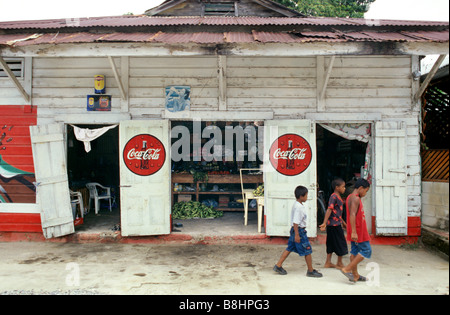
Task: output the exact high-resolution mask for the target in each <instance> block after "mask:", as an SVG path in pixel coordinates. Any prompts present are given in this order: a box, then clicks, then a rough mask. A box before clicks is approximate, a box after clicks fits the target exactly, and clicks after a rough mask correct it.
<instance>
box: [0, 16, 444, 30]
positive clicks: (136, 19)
mask: <svg viewBox="0 0 450 315" xmlns="http://www.w3.org/2000/svg"><path fill="white" fill-rule="evenodd" d="M448 24H449V23H448V22H429V21H403V20H369V19H344V18H329V17H307V18H302V17H254V16H250V17H241V16H239V17H213V16H211V17H206V16H205V17H163V16H142V15H132V16H129V15H124V16H110V17H92V18H70V19H54V20H31V21H11V22H0V29H5V30H6V29H60V28H69V27H75V28H79V27H131V26H169V25H170V26H177V25H217V26H220V25H242V26H245V25H248V26H251V25H285V26H287V25H315V26H331V25H360V26H361V25H367V26H448Z"/></svg>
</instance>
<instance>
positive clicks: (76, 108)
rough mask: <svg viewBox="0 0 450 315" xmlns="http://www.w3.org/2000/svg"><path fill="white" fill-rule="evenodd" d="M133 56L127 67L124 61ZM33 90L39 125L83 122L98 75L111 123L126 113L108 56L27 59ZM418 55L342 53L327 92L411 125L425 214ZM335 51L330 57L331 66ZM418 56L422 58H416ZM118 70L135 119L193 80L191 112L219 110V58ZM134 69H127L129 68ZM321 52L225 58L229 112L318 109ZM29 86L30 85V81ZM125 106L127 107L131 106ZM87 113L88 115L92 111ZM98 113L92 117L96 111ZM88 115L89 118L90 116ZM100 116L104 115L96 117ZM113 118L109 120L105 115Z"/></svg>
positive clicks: (140, 61)
mask: <svg viewBox="0 0 450 315" xmlns="http://www.w3.org/2000/svg"><path fill="white" fill-rule="evenodd" d="M124 58H127V59H126V60H127V61H128V62H126V64H128V68H127V69H122V62H123V61H124ZM26 59H27V64H28V69H32V78H31V75H30V77H29V78H28V80H29V82H32V84H29V86H28V87H27V89H28V90H31V92H32V93H31V95H32V104H33V105H36V106H38V108H39V109H38V123H39V124H47V123H51V122H54V121H55V117H64V120H65V121H66V122H70V121H71V120H72V121H79V120H80V119H81V120H82V119H83V118H80V117H82V115H85V116H84V117H87V116H94V114H96V113H87V112H86V95H87V94H93V86H94V75H96V74H103V75H105V76H106V93H107V94H110V95H112V111H111V113H105V114H102V118H100V121H101V119H104V121H105V123H111V122H113V121H114V120H117V121H119V120H120V119H123V117H124V116H123V115H120V114H121V113H123V108H124V107H123V101H121V95H120V91H119V88H118V85H117V82H116V80H115V79H114V76H113V71H112V69H111V66H110V64H109V62H108V59H107V58H106V57H98V58H95V57H27V58H26ZM416 59H417V58H415V57H414V56H412V57H411V56H337V57H336V58H335V62H334V66H333V69H332V71H331V76H330V79H329V82H328V86H327V89H326V92H325V98H324V106H325V107H324V111H323V113H325V114H330V113H336V114H344V115H346V114H347V113H349V115H351V116H352V120H354V117H355V116H357V115H358V114H367V113H376V114H379V115H381V117H382V119H383V120H384V119H386V120H402V121H406V124H407V136H408V140H407V156H408V171H409V173H408V174H409V176H408V191H409V200H408V207H409V215H420V156H419V150H420V147H419V143H420V141H419V111H418V107H417V106H415V104H412V94H413V90H414V83H412V81H411V73H412V69H414V67H416V65H415V64H414V60H416ZM329 60H330V57H325V65H327V63H328V62H329ZM417 60H418V59H417ZM114 62H115V64H116V67H117V69H118V72H119V74H123V73H128V74H129V77H127V78H122V80H125V81H128V87H127V88H126V89H127V94H128V95H129V99H128V100H127V101H126V102H127V105H128V109H129V110H128V111H127V113H129V114H130V115H131V117H132V118H133V119H145V118H161V112H162V111H163V109H164V98H165V87H166V86H168V85H189V86H191V110H192V111H195V110H198V111H203V112H208V111H209V112H210V111H217V110H218V108H219V100H218V98H219V79H218V57H217V56H188V57H135V56H132V57H122V58H121V57H115V58H114ZM126 70H128V71H126ZM316 73H317V58H316V57H315V56H311V57H308V56H306V57H279V58H278V57H277V58H275V57H240V56H227V57H226V69H225V77H226V106H227V109H228V111H233V112H235V113H236V112H241V111H259V112H267V111H269V112H273V115H274V118H275V119H285V118H303V117H305V114H307V113H317V112H318V110H317V78H316ZM24 84H25V85H26V83H24ZM23 102H24V101H23V98H22V97H21V95H20V93H19V92H18V91H17V89H15V88H14V87H13V85H12V84H11V83H10V81H8V80H7V79H3V78H2V79H0V106H1V105H15V104H17V105H19V104H20V105H22V104H23ZM125 108H126V107H125ZM87 114H89V115H87ZM91 114H92V115H91ZM86 115H87V116H86ZM96 116H99V115H96ZM107 117H108V121H107V120H106V119H107Z"/></svg>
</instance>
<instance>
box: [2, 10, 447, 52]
mask: <svg viewBox="0 0 450 315" xmlns="http://www.w3.org/2000/svg"><path fill="white" fill-rule="evenodd" d="M448 25H449V23H448V22H426V21H393V20H365V19H344V18H323V17H281V18H279V17H162V16H156V17H150V16H144V15H139V16H127V15H125V16H110V17H94V18H80V19H56V20H39V21H15V22H0V30H3V32H4V34H3V35H0V45H9V46H25V45H37V44H64V43H92V42H155V43H167V44H174V43H199V44H209V43H211V44H212V43H252V42H255V43H294V42H317V41H323V42H355V41H368V42H448V41H449V31H448ZM170 26H183V28H182V29H181V31H179V32H178V31H174V28H168V27H170ZM196 26H197V27H196ZM198 26H200V27H198ZM212 26H224V31H222V32H221V31H217V27H215V28H213V27H212ZM225 26H228V27H226V28H225ZM260 26H263V27H260ZM281 26H284V27H281ZM301 26H303V27H301ZM136 27H138V28H136ZM139 27H140V28H139ZM208 27H209V28H208ZM66 29H67V30H66ZM77 29H79V31H78V32H77ZM208 29H209V30H210V31H209V32H208ZM234 30H236V31H234ZM11 32H14V33H18V34H8V33H11ZM20 32H26V33H25V34H24V33H20Z"/></svg>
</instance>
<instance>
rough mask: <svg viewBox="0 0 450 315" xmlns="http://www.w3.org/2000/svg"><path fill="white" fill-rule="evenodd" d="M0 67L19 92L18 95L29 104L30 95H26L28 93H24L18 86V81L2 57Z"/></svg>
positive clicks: (21, 87)
mask: <svg viewBox="0 0 450 315" xmlns="http://www.w3.org/2000/svg"><path fill="white" fill-rule="evenodd" d="M0 65H1V66H2V68H3V70H4V71H5V72H6V74H7V75H8V77H9V78H10V79H11V81H12V82H13V83H14V85H15V86H16V88H17V89H18V90H19V92H20V94H22V96H23V98H24V99H25V101H26V102H27V103H30V102H31V97H30V95H28V93H27V92H26V91H25V89H24V88H23V86H22V85H21V84H20V82H19V80H17V78H16V76H15V75H14V73H13V72H12V71H11V69H10V68H9V66H8V64H7V63H6V61H5V59H3V57H2V56H0Z"/></svg>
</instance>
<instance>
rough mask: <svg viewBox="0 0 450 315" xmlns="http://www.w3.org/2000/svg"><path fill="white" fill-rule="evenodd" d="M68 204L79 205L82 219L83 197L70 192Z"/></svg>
mask: <svg viewBox="0 0 450 315" xmlns="http://www.w3.org/2000/svg"><path fill="white" fill-rule="evenodd" d="M70 202H71V203H74V204H79V205H80V213H81V217H82V218H84V207H83V196H82V195H81V193H80V192H79V191H71V190H70Z"/></svg>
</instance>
